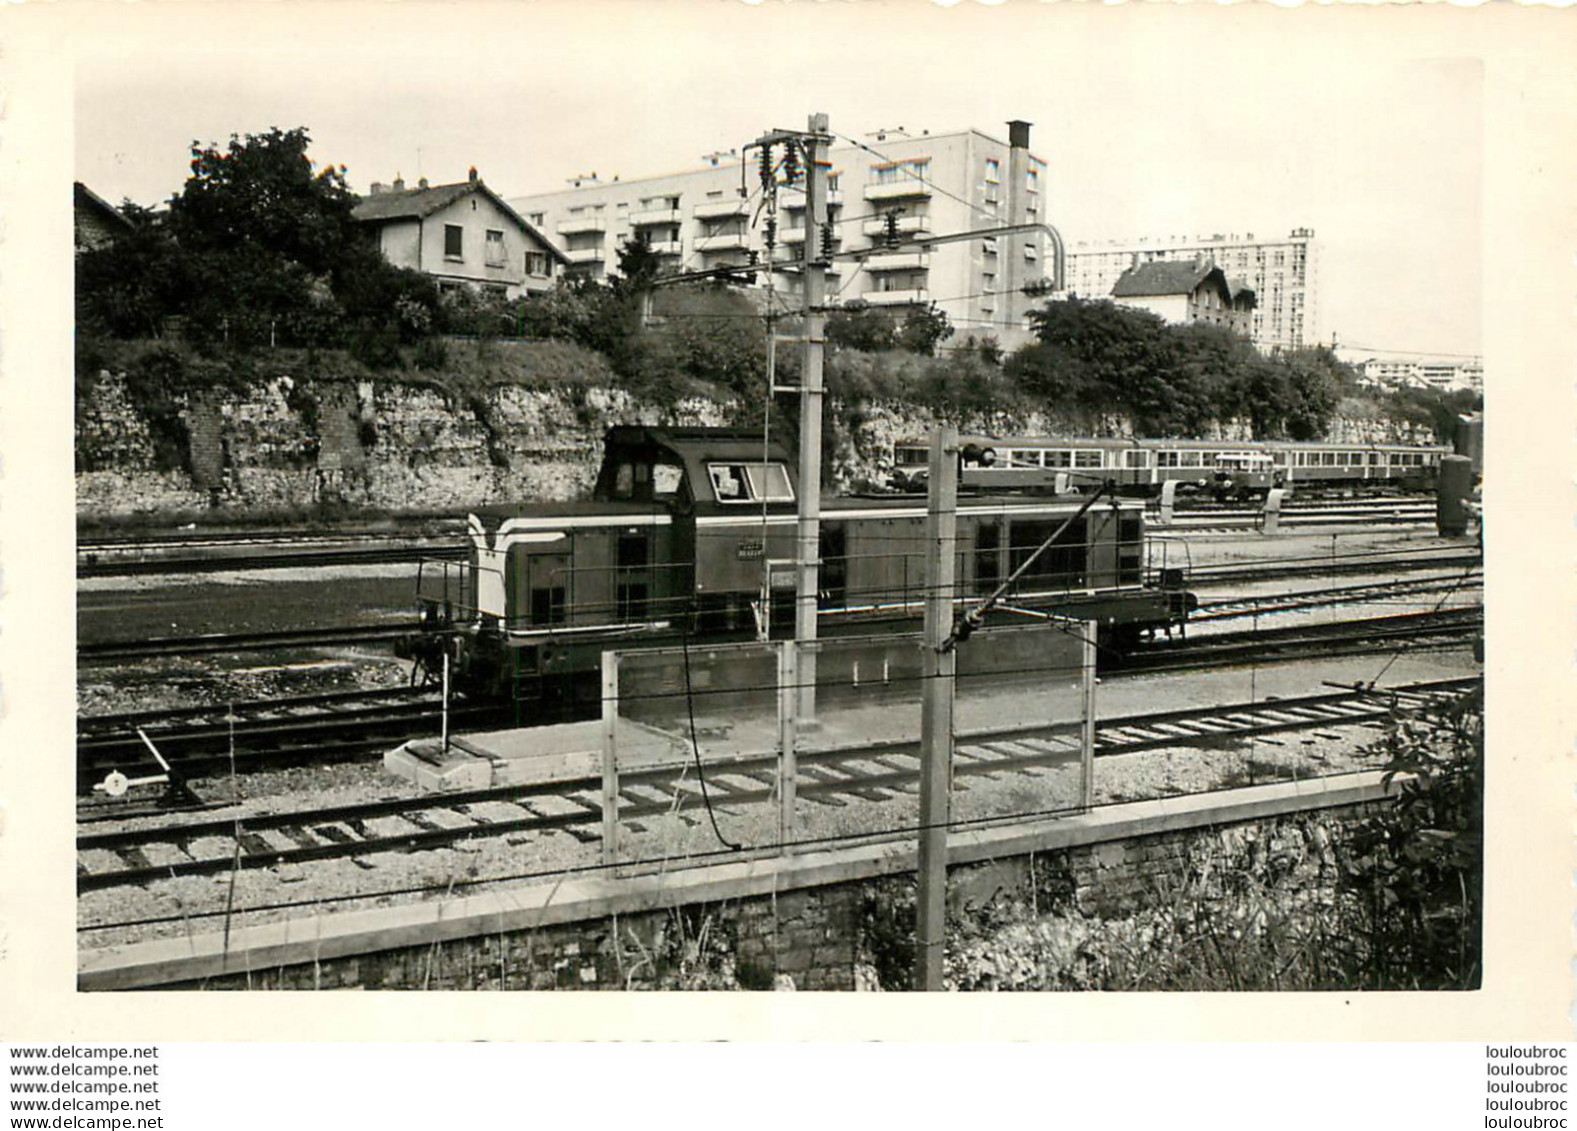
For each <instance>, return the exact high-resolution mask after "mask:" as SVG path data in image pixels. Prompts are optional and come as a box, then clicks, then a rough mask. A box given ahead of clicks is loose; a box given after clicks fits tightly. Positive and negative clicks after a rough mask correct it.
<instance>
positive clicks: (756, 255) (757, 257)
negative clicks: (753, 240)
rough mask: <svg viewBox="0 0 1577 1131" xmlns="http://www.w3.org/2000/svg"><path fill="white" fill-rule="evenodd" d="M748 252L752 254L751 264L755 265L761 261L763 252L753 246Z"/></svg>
mask: <svg viewBox="0 0 1577 1131" xmlns="http://www.w3.org/2000/svg"><path fill="white" fill-rule="evenodd" d="M748 254H749V256H750V266H752V267H754V266H755V265H756V264H758V263H760V262H761V253H760V252H759V251H757V250H756V249H755V248H751V249H750V251H749V253H748Z"/></svg>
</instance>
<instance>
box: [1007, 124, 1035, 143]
mask: <svg viewBox="0 0 1577 1131" xmlns="http://www.w3.org/2000/svg"><path fill="white" fill-rule="evenodd" d="M1034 124H1035V123H1034V122H1022V121H1020V120H1019V119H1017V118H1014V119H1013V120H1012V121H1011V122H1009V123H1008V145H1009V146H1010V147H1011V148H1013V149H1028V148H1029V128H1030V126H1032V125H1034Z"/></svg>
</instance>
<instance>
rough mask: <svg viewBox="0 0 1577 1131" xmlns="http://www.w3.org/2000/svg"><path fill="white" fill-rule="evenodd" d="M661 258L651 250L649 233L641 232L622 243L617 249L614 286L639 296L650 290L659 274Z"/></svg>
mask: <svg viewBox="0 0 1577 1131" xmlns="http://www.w3.org/2000/svg"><path fill="white" fill-rule="evenodd" d="M661 267H662V257H661V256H660V255H658V254H657V253H656V252H655V251H653V250H652V237H651V233H650V232H647V231H642V232H641V233H640V234H639V235H638V236H637V237H636V238H634V239H629V240H625V241H624V245H623V246H622V247H620V248H619V265H618V274H617V275H616V276H615V277H614V285H615V286H618V287H623V288H624V289H625V290H626V291H628V292H630V293H633V294H639V293H640V292H641V291H644V290H648V289H650V287H651V285H652V282H653V280H655V279H656V278H657V276H658V275H659V274H660V273H661Z"/></svg>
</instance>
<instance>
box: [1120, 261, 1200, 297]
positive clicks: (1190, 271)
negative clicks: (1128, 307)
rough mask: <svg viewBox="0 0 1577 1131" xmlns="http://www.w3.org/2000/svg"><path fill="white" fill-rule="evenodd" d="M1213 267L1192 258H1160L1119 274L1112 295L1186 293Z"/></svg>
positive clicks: (1192, 290) (1140, 295) (1133, 295)
mask: <svg viewBox="0 0 1577 1131" xmlns="http://www.w3.org/2000/svg"><path fill="white" fill-rule="evenodd" d="M1214 270H1216V268H1215V267H1212V266H1211V265H1210V264H1208V263H1206V264H1204V265H1200V264H1197V263H1195V262H1194V261H1193V260H1191V259H1184V260H1170V259H1162V260H1157V261H1156V262H1154V263H1142V264H1140V265H1139V266H1138V267H1130V268H1128V270H1126V271H1124V272H1123V273H1122V276H1121V277H1120V278H1119V279H1118V280H1117V284H1116V285H1115V286H1114V287H1112V297H1113V298H1142V297H1145V296H1147V295H1186V294H1193V293H1194V289H1195V288H1196V287H1198V286H1199V284H1200V283H1202V282H1204V280H1205V279H1206V278H1208V277H1209V275H1210V273H1211V272H1212V271H1214Z"/></svg>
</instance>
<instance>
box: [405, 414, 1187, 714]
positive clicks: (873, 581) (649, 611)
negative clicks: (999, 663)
mask: <svg viewBox="0 0 1577 1131" xmlns="http://www.w3.org/2000/svg"><path fill="white" fill-rule="evenodd" d="M800 490H801V485H800V484H799V482H798V481H797V474H796V469H795V467H794V466H793V463H792V461H791V460H790V459H789V458H788V456H787V453H786V450H785V449H784V448H783V447H782V446H781V445H779V444H777V443H775V442H774V443H769V444H766V445H763V441H762V438H761V437H760V435H759V434H757V435H752V434H749V433H742V432H738V431H733V430H728V429H709V428H688V429H680V428H672V429H665V428H648V427H635V426H623V427H616V428H614V429H612V430H611V431H610V432H609V433H608V435H607V438H606V441H605V449H604V455H603V462H602V466H601V470H600V472H599V474H598V477H597V483H596V487H595V489H594V491H593V497H592V499H591V500H590V501H587V502H581V503H568V504H565V503H538V504H529V505H522V506H515V507H493V508H489V509H486V510H479V511H477V512H476V513H474V514H472V515H470V516H469V519H468V529H469V535H470V542H471V545H470V547H469V551H468V556H467V558H466V560H465V561H463V562H424V563H423V565H422V567H421V573H420V576H419V582H418V589H419V592H418V601H419V605H420V608H421V610H422V623H423V631H422V632H421V633H420V634H417V635H415V636H413V637H409V638H407V639H406V640H404V641H402V643H401V647H400V651H401V654H403V655H406V656H407V657H408V658H413V659H415V660H417V662H418V664H419V665H421V666H425V667H427V668H428V669H429V670H435V669H436V667H437V666H438V665H439V664H441V663H442V662H443V656H444V655H445V653H447V654H448V656H449V657H450V661H451V663H450V666H451V674H452V676H453V678H454V680H455V683H456V686H457V687H458V688H459V689H460V690H462V691H463V692H465V693H466V694H468V695H471V696H478V697H493V698H508V699H512V700H514V701H515V702H517V703H519V704H522V705H526V704H529V703H531V702H535V701H539V700H560V701H562V700H565V699H568V700H569V701H571V702H575V701H578V702H580V703H582V704H588V705H589V704H592V703H595V702H596V701H597V700H598V697H599V696H600V693H601V687H600V682H599V674H598V673H599V671H600V666H601V662H602V654H603V652H604V651H605V650H608V649H628V648H638V647H643V646H653V647H655V646H662V645H677V644H679V643H680V642H681V641H692V640H697V641H699V640H706V641H712V640H742V639H743V640H748V639H754V638H773V637H784V636H789V635H792V630H793V621H794V610H793V599H794V582H795V573H794V568H793V562H792V559H793V557H794V548H795V541H796V499H797V495H798V492H799V491H800ZM1086 506H1087V509H1084V510H1083V513H1082V514H1081V513H1080V511H1081V508H1084V507H1086ZM1070 519H1071V520H1073V521H1071V522H1069V523H1068V526H1067V529H1066V530H1064V531H1063V532H1062V533H1061V535H1059V536H1058V537H1057V538H1056V540H1055V541H1053V542H1052V543H1051V545H1050V546H1049V547H1048V548H1047V549H1046V551H1045V552H1044V553H1042V554H1041V556H1040V557H1039V558H1038V559H1036V561H1035V563H1034V565H1033V566H1031V567H1030V569H1029V570H1028V571H1026V573H1025V574H1024V575H1023V576H1022V577H1021V578H1020V579H1019V580H1018V581H1017V582H1016V583H1015V587H1014V590H1013V592H1012V593H1011V594H1009V596H1010V597H1011V598H1012V599H1011V601H1010V602H1008V604H1010V605H1011V606H1012V609H1013V610H1014V611H1009V612H1003V613H1001V614H998V615H996V616H994V618H993V623H1003V622H1004V621H1006V622H1011V621H1012V620H1013V619H1015V618H1018V619H1024V618H1025V616H1026V614H1027V615H1029V616H1040V615H1043V614H1048V613H1049V614H1056V615H1062V616H1067V617H1070V618H1077V619H1080V620H1093V621H1096V622H1097V623H1098V624H1099V626H1100V632H1101V635H1102V636H1103V637H1104V638H1105V640H1106V641H1107V642H1108V643H1109V644H1111V645H1112V646H1116V647H1122V646H1126V645H1129V644H1131V643H1133V642H1134V641H1135V640H1137V639H1138V638H1139V637H1140V636H1141V635H1142V634H1144V633H1147V632H1149V633H1153V632H1154V631H1155V630H1157V629H1167V630H1170V628H1172V627H1173V626H1176V625H1180V624H1181V623H1182V622H1183V621H1184V620H1185V619H1186V617H1187V615H1188V613H1189V611H1190V610H1191V609H1192V608H1193V607H1195V604H1196V602H1195V601H1194V599H1193V597H1192V595H1191V594H1189V593H1187V592H1186V590H1185V589H1184V588H1183V586H1184V584H1185V582H1186V578H1185V576H1184V572H1183V571H1182V570H1180V569H1173V568H1166V563H1165V562H1164V561H1161V560H1159V557H1158V558H1157V559H1156V560H1150V559H1149V557H1148V553H1147V551H1148V547H1147V543H1146V540H1145V532H1144V508H1143V506H1142V504H1139V503H1136V502H1134V501H1127V500H1119V499H1116V498H1111V499H1101V500H1098V501H1096V502H1095V503H1094V504H1093V505H1089V500H1081V499H1079V498H1077V497H1074V498H1071V499H1070V498H1054V497H1038V498H1037V497H1031V496H1014V495H992V496H984V495H968V496H966V497H964V498H962V499H961V500H960V503H959V507H958V524H957V528H958V534H957V537H958V560H957V570H958V573H957V577H958V584H959V587H960V593H961V594H962V595H982V596H983V595H987V594H989V593H991V592H992V591H994V590H995V589H996V588H997V587H998V585H999V584H1000V583H1001V582H1003V581H1004V580H1006V579H1007V578H1008V577H1009V576H1010V575H1011V574H1012V573H1013V572H1014V571H1015V570H1016V569H1018V568H1019V567H1020V566H1021V565H1023V564H1024V563H1025V562H1027V561H1029V560H1030V558H1031V557H1032V556H1033V555H1034V553H1035V551H1036V550H1037V549H1039V548H1040V547H1041V545H1042V544H1043V543H1045V542H1046V540H1047V539H1048V538H1050V537H1051V536H1052V535H1053V534H1054V533H1056V532H1057V530H1058V528H1059V526H1061V525H1062V524H1063V523H1064V522H1065V521H1067V520H1070ZM924 530H925V505H924V504H923V503H922V502H920V501H918V500H914V499H909V498H904V497H902V496H898V495H891V494H889V495H885V496H867V497H827V498H825V499H824V500H823V502H822V512H821V565H820V598H819V601H818V605H819V627H818V633H819V634H820V635H822V636H832V635H840V634H858V633H870V632H873V631H881V630H883V629H884V628H885V629H888V630H902V629H910V628H918V627H919V621H920V617H921V615H922V612H923V599H924V573H925V565H924V549H925V545H926V541H925V536H924Z"/></svg>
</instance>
